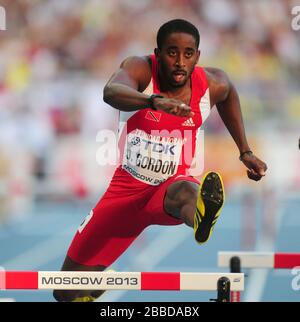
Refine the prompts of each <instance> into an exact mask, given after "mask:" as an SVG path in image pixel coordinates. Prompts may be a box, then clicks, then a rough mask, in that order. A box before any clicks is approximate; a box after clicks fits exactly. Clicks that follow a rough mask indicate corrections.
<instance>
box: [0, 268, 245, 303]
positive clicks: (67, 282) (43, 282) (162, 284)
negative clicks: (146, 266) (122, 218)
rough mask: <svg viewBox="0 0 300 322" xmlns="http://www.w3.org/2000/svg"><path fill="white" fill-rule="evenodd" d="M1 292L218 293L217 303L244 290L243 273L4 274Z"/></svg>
mask: <svg viewBox="0 0 300 322" xmlns="http://www.w3.org/2000/svg"><path fill="white" fill-rule="evenodd" d="M0 289H1V290H54V289H56V290H140V291H184V290H190V291H217V298H216V299H215V300H214V301H216V302H230V292H231V291H243V290H244V274H242V273H198V272H193V273H188V272H105V271H104V272H85V271H76V272H71V271H58V272H55V271H54V272H49V271H35V272H31V271H1V272H0Z"/></svg>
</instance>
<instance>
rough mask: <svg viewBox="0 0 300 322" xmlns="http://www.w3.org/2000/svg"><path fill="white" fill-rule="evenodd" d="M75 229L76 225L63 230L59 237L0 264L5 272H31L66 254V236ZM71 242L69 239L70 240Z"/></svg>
mask: <svg viewBox="0 0 300 322" xmlns="http://www.w3.org/2000/svg"><path fill="white" fill-rule="evenodd" d="M76 229H77V225H76V226H73V227H72V228H68V229H66V230H64V231H63V232H62V233H59V235H55V236H53V237H51V238H48V239H46V240H43V241H41V242H39V243H38V244H37V245H36V246H34V247H31V248H30V249H29V250H27V251H24V252H23V253H21V254H20V255H17V256H16V257H14V258H12V259H11V260H8V261H6V262H4V263H0V264H1V266H3V267H4V269H6V270H24V271H25V270H33V269H37V268H38V267H40V266H43V265H46V264H47V263H49V262H50V261H52V260H55V259H57V258H58V257H59V256H61V255H63V254H66V252H67V248H66V247H67V245H66V235H67V236H68V235H69V236H71V234H72V233H74V232H75V231H76ZM70 242H71V239H70Z"/></svg>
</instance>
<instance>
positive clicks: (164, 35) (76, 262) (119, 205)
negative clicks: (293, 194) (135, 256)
mask: <svg viewBox="0 0 300 322" xmlns="http://www.w3.org/2000/svg"><path fill="white" fill-rule="evenodd" d="M199 40H200V36H199V32H198V30H197V28H196V27H195V26H194V25H192V24H191V23H189V22H187V21H185V20H181V19H176V20H172V21H169V22H167V23H165V24H164V25H162V26H161V27H160V29H159V31H158V34H157V48H156V49H155V51H154V53H155V54H154V55H150V56H145V57H130V58H127V59H125V60H124V61H123V62H122V64H121V66H120V68H119V69H118V70H117V71H116V72H115V73H114V74H113V75H112V77H111V78H110V80H109V81H108V83H107V84H106V86H105V88H104V101H105V102H106V103H108V104H110V105H111V106H112V107H114V108H116V109H118V110H120V111H122V112H134V113H133V114H132V113H131V114H130V113H127V115H128V116H129V119H128V120H127V124H126V127H125V129H124V131H123V133H122V135H121V141H122V140H123V148H122V155H121V159H122V160H121V165H120V166H118V167H117V169H116V171H115V174H114V176H113V178H112V180H111V183H110V185H109V187H108V189H107V191H106V192H105V194H104V195H103V197H102V198H101V199H100V201H99V203H98V204H97V205H96V207H95V208H94V209H93V210H92V211H91V213H90V215H89V216H88V217H87V218H86V220H85V221H84V223H83V224H82V225H81V226H80V227H79V229H78V231H77V233H76V235H75V237H74V239H73V241H72V244H71V246H70V248H69V250H68V254H67V257H66V259H65V261H64V264H63V267H62V270H64V271H103V270H105V269H106V268H107V267H108V266H110V265H111V264H112V263H113V262H114V261H115V260H116V259H117V258H118V257H119V256H120V255H121V254H122V253H123V252H124V251H125V250H126V249H127V248H128V247H129V246H130V244H131V243H132V242H133V241H134V240H135V239H136V238H137V236H138V235H139V234H140V233H141V232H142V231H143V230H144V229H145V228H146V227H148V226H149V225H153V224H158V225H179V224H182V223H186V224H187V225H188V226H190V227H193V228H194V237H195V239H196V241H197V242H198V243H199V244H203V243H205V242H206V241H207V240H208V239H209V237H210V235H211V232H212V230H213V227H214V224H215V222H216V220H217V218H218V216H219V213H220V210H221V207H222V205H223V203H224V196H225V195H224V187H223V183H222V179H221V177H220V175H219V174H218V173H216V172H209V173H208V174H206V175H205V176H204V177H203V179H202V183H201V184H200V182H199V181H198V180H196V179H195V178H194V177H192V176H191V175H190V174H189V169H190V168H191V166H192V163H193V160H194V158H195V154H196V148H197V144H199V142H197V133H198V130H199V128H200V127H201V125H202V124H203V122H204V121H205V119H206V118H207V116H208V114H209V112H210V109H211V108H212V107H213V106H214V105H216V107H217V109H218V112H219V114H220V116H221V118H222V120H223V122H224V124H225V125H226V127H227V129H228V130H229V132H230V134H231V135H232V137H233V139H234V141H235V143H236V145H237V147H238V149H239V153H240V160H241V161H242V162H243V163H244V165H245V166H246V167H247V168H248V170H247V173H248V177H249V178H250V179H252V180H256V181H258V180H260V179H261V178H262V176H264V175H265V171H266V170H267V166H266V164H265V163H264V162H262V161H261V160H260V159H258V158H257V157H256V156H255V155H254V154H253V152H252V151H251V149H250V147H249V145H248V143H247V139H246V136H245V131H244V126H243V121H242V115H241V109H240V103H239V98H238V94H237V92H236V89H235V87H234V86H233V84H232V83H231V82H230V80H229V79H228V77H227V75H226V74H225V73H224V72H223V71H222V70H219V69H216V68H200V67H196V64H197V63H198V60H199V56H200V51H199V49H198V46H199ZM216 144H217V142H216ZM174 238H176V236H174ZM102 293H103V291H58V290H57V291H54V297H55V299H56V300H58V301H92V300H94V299H95V298H96V297H98V296H100V295H101V294H102Z"/></svg>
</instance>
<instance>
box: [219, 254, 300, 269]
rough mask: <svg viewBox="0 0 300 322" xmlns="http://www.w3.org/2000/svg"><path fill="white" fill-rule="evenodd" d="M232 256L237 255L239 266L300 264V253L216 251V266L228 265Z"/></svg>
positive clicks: (285, 266) (276, 267)
mask: <svg viewBox="0 0 300 322" xmlns="http://www.w3.org/2000/svg"><path fill="white" fill-rule="evenodd" d="M233 257H238V258H239V260H240V266H241V268H274V269H292V268H294V267H296V266H300V253H275V252H218V266H219V267H230V265H231V264H230V261H231V259H232V258H233Z"/></svg>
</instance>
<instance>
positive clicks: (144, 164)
mask: <svg viewBox="0 0 300 322" xmlns="http://www.w3.org/2000/svg"><path fill="white" fill-rule="evenodd" d="M182 146H183V140H182V139H181V138H173V137H162V136H159V135H151V134H147V133H146V132H144V131H142V130H139V129H137V130H134V131H133V132H131V133H129V134H128V135H127V137H126V142H125V149H124V155H123V161H122V168H123V169H124V170H126V171H127V172H129V173H130V174H131V175H132V176H133V177H135V178H136V179H137V180H139V181H142V182H145V183H147V184H150V185H153V186H156V185H159V184H160V183H162V182H164V181H165V180H167V179H168V178H169V177H172V176H173V175H175V174H176V172H177V170H178V166H179V163H180V159H181V158H180V156H181V151H182Z"/></svg>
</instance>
